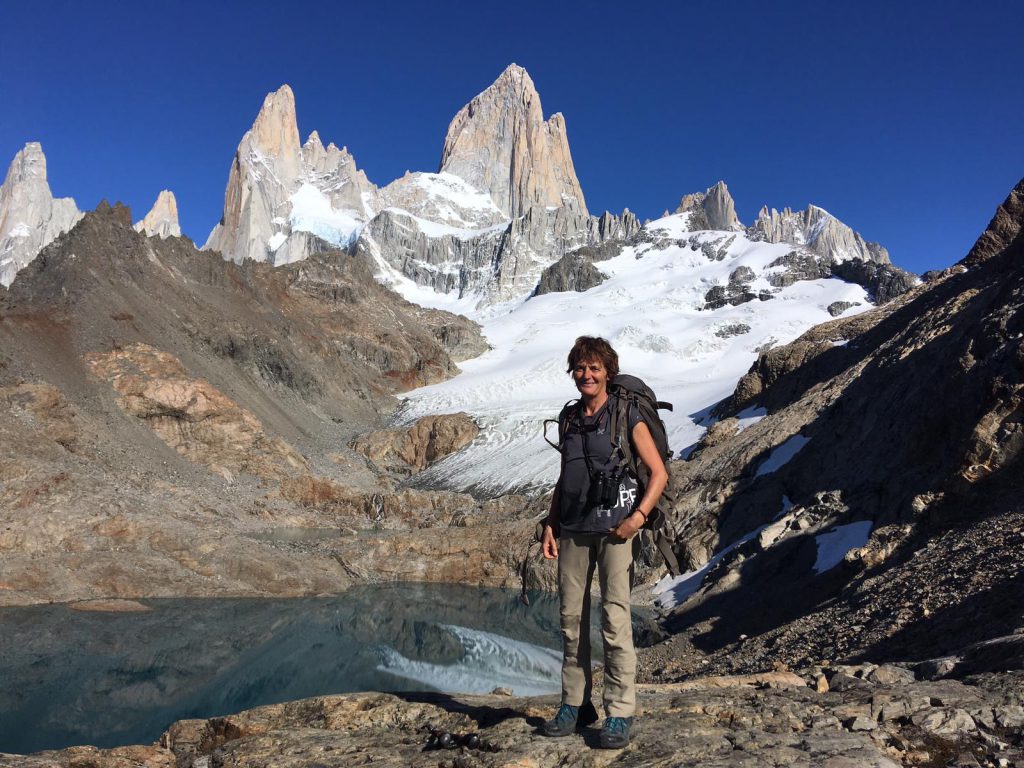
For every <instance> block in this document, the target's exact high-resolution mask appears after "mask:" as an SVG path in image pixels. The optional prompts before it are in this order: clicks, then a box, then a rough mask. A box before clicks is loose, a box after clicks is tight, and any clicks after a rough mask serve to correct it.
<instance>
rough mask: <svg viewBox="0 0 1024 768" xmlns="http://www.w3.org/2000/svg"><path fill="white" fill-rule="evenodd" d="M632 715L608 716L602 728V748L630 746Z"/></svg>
mask: <svg viewBox="0 0 1024 768" xmlns="http://www.w3.org/2000/svg"><path fill="white" fill-rule="evenodd" d="M632 727H633V718H632V717H606V718H605V719H604V726H603V727H602V728H601V749H622V748H623V747H626V746H629V730H630V728H632Z"/></svg>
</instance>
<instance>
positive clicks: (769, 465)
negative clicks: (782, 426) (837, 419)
mask: <svg viewBox="0 0 1024 768" xmlns="http://www.w3.org/2000/svg"><path fill="white" fill-rule="evenodd" d="M809 442H811V440H810V438H808V437H804V436H803V435H793V436H792V437H791V438H789V439H788V440H787V441H786V442H784V443H782V444H781V445H778V446H776V447H775V450H773V451H772V452H771V454H769V456H768V458H767V459H765V460H764V462H763V463H762V464H761V466H759V467H758V468H757V474H755V475H754V477H761V475H767V474H770V473H772V472H774V471H775V470H777V469H779V468H780V467H782V466H784V465H785V464H786V463H787V462H788V461H789V460H790V459H792V458H793V457H794V456H796V455H797V454H798V453H799V452H800V449H801V448H803V447H804V446H805V445H807V444H808V443H809Z"/></svg>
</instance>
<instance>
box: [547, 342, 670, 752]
mask: <svg viewBox="0 0 1024 768" xmlns="http://www.w3.org/2000/svg"><path fill="white" fill-rule="evenodd" d="M568 372H569V373H570V374H572V378H573V382H574V383H575V384H576V389H578V390H579V393H580V400H579V403H578V404H577V405H576V406H574V407H570V409H569V417H568V419H567V424H566V428H565V430H564V436H563V439H562V445H561V449H562V468H561V472H560V474H559V478H558V484H557V485H556V486H555V493H554V496H553V498H552V500H551V512H550V513H549V515H548V518H547V520H546V521H545V523H544V534H543V550H544V557H546V558H548V559H549V560H551V559H554V558H558V595H559V599H560V601H561V627H562V643H563V649H564V650H563V657H562V705H561V707H560V708H559V710H558V714H557V715H555V717H554V718H553V719H551V720H549V721H547V722H546V723H544V725H543V727H542V728H541V731H542V733H544V734H545V735H546V736H568V735H569V734H571V733H574V732H576V731H578V730H581V729H582V728H584V727H586V726H588V725H590V724H591V723H594V722H596V720H597V711H596V710H595V708H594V705H593V703H592V702H591V699H590V697H591V689H592V686H593V674H592V670H591V663H590V584H591V577H592V576H593V574H594V569H595V567H596V568H597V572H598V577H599V582H600V586H601V632H602V637H603V639H604V709H605V721H604V724H603V727H602V729H601V742H600V743H601V746H602V747H604V748H606V749H620V748H622V747H625V746H626V745H627V744H629V738H630V730H631V728H632V725H633V716H634V713H635V711H636V652H635V651H634V649H633V631H632V625H631V623H630V609H629V593H630V587H631V586H632V574H633V557H634V550H635V548H636V547H635V545H636V544H637V539H636V534H637V532H638V531H639V530H640V528H641V527H642V526H643V524H644V522H645V520H646V519H647V516H648V515H650V514H651V511H652V510H653V509H654V507H655V505H656V504H657V502H658V499H659V498H660V497H661V493H662V491H663V490H664V489H665V484H666V483H667V482H668V472H667V471H666V469H665V465H664V463H663V462H662V460H661V455H660V454H659V452H658V448H657V446H656V445H655V443H654V439H653V438H652V437H651V432H650V430H649V429H648V428H647V425H646V424H645V423H644V422H643V420H642V419H641V418H640V415H639V414H637V413H635V412H634V409H632V408H631V409H630V412H629V416H628V430H629V435H630V439H631V442H632V444H633V447H634V450H635V452H636V454H637V455H638V456H639V457H640V459H641V461H643V463H644V464H645V465H646V467H647V470H648V472H649V477H650V480H649V482H648V483H647V487H646V488H644V489H643V497H642V498H641V499H640V500H639V503H638V502H637V500H636V499H637V485H636V479H635V478H632V477H629V476H628V475H623V476H621V477H620V476H619V475H618V467H619V463H620V462H619V458H620V457H619V455H618V452H617V451H616V449H615V448H614V446H613V444H612V441H613V439H614V436H613V435H611V434H609V432H610V430H609V424H610V421H611V418H610V417H611V413H612V408H614V406H615V405H616V403H615V402H614V398H615V395H614V394H611V393H610V392H609V382H611V381H613V380H614V378H615V377H616V376H617V375H618V373H619V356H618V355H617V354H616V353H615V350H614V349H612V347H611V345H610V344H609V343H608V342H607V341H605V340H604V339H602V338H596V337H592V336H581V337H580V338H578V339H576V343H575V344H574V345H573V348H572V349H571V350H570V351H569V368H568ZM609 489H610V490H609Z"/></svg>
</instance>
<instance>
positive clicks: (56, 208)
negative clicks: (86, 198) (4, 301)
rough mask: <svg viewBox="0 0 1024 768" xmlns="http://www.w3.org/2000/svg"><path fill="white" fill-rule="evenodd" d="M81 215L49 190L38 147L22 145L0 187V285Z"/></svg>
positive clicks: (71, 202) (7, 282)
mask: <svg viewBox="0 0 1024 768" xmlns="http://www.w3.org/2000/svg"><path fill="white" fill-rule="evenodd" d="M81 218H82V213H81V211H79V210H78V208H77V206H76V205H75V201H74V200H72V199H71V198H70V197H62V198H55V197H54V196H53V195H52V194H51V193H50V185H49V184H48V183H47V181H46V156H45V155H43V148H42V146H41V145H40V144H39V143H38V142H30V143H28V144H26V145H25V147H24V148H23V149H22V150H21V151H20V152H18V154H16V155H15V156H14V160H13V161H11V165H10V167H9V168H8V169H7V176H6V178H5V179H4V183H3V185H2V186H0V285H3V286H10V285H11V283H12V282H14V276H15V275H16V274H17V273H18V270H20V269H21V268H22V267H24V266H25V265H26V264H28V263H29V262H30V261H32V259H34V258H35V257H36V254H38V253H39V251H41V250H42V249H43V248H44V247H46V246H47V245H49V244H50V243H51V242H52V241H53V240H54V239H56V237H57V235H59V234H61V233H63V232H67V231H68V230H69V229H71V228H72V227H73V226H74V225H75V224H77V223H78V220H79V219H81Z"/></svg>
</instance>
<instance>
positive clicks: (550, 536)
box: [541, 523, 558, 560]
mask: <svg viewBox="0 0 1024 768" xmlns="http://www.w3.org/2000/svg"><path fill="white" fill-rule="evenodd" d="M541 548H542V549H543V550H544V558H545V559H546V560H554V559H555V558H556V557H558V541H557V540H556V539H555V532H554V531H553V530H552V528H551V523H544V534H543V537H542V538H541Z"/></svg>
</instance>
